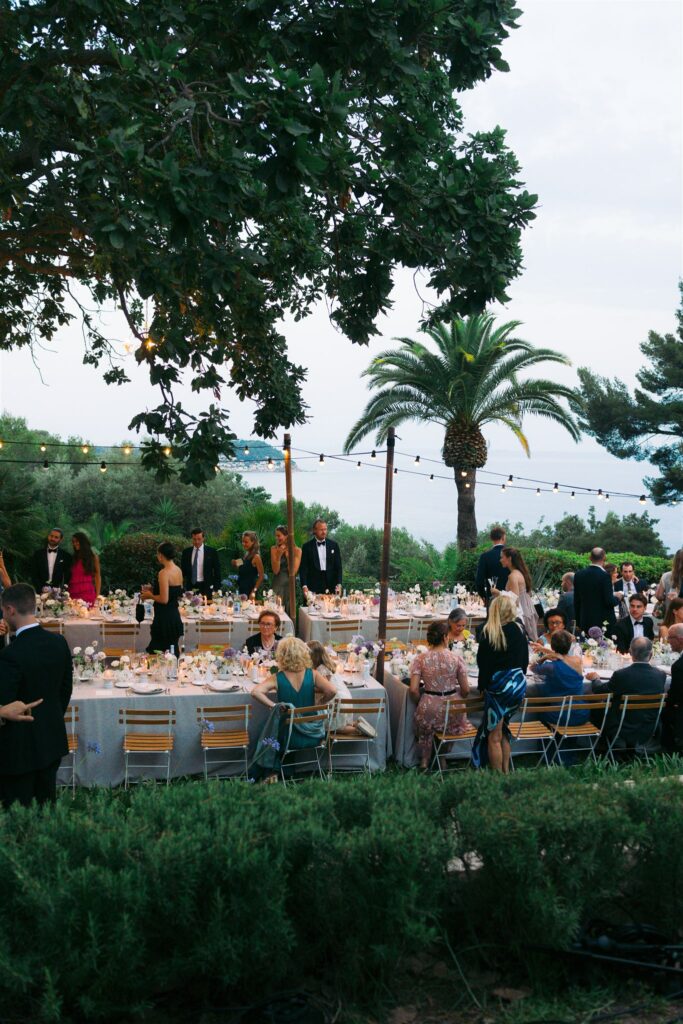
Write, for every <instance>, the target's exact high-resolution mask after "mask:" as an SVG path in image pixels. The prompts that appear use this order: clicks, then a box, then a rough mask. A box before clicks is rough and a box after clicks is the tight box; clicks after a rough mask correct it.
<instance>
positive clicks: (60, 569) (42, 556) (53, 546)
mask: <svg viewBox="0 0 683 1024" xmlns="http://www.w3.org/2000/svg"><path fill="white" fill-rule="evenodd" d="M63 539H64V531H63V530H60V528H59V527H58V526H55V527H54V528H53V529H52V530H50V532H49V533H48V535H47V542H46V543H45V544H44V545H43V546H42V547H40V548H38V550H37V551H35V552H34V553H33V560H32V565H31V579H32V581H33V586H34V587H35V591H36V593H37V594H40V592H41V591H42V589H43V587H64V586H68V584H69V577H70V576H71V563H72V562H73V558H72V557H71V555H70V554H69V552H68V551H64V549H63V548H62V546H61V544H62V541H63Z"/></svg>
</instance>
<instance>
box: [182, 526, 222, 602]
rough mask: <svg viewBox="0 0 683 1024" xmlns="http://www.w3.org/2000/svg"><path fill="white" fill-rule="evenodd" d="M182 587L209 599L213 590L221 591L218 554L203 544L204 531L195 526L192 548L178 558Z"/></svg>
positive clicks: (184, 551)
mask: <svg viewBox="0 0 683 1024" xmlns="http://www.w3.org/2000/svg"><path fill="white" fill-rule="evenodd" d="M180 568H181V570H182V573H183V585H184V587H185V589H186V590H196V591H197V593H199V594H203V595H204V597H207V598H211V595H212V594H213V592H214V590H220V589H221V563H220V559H219V557H218V552H217V551H216V549H215V548H211V547H209V546H208V544H205V543H204V531H203V530H202V529H201V527H199V526H196V527H195V528H194V530H193V531H192V546H191V547H189V548H185V549H184V550H183V553H182V555H181V556H180Z"/></svg>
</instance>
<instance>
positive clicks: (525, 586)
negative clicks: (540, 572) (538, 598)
mask: <svg viewBox="0 0 683 1024" xmlns="http://www.w3.org/2000/svg"><path fill="white" fill-rule="evenodd" d="M500 564H501V565H502V567H503V569H505V570H506V571H507V573H508V579H507V583H506V585H505V589H506V590H507V591H508V592H509V593H511V594H514V595H515V597H516V598H517V603H518V604H519V611H520V614H521V617H522V622H523V623H524V629H525V630H526V635H527V636H528V638H529V640H536V639H537V637H538V615H537V613H536V609H535V608H534V602H533V599H532V596H531V594H532V586H531V573H530V572H529V570H528V568H527V565H526V562H525V561H524V559H523V558H522V554H521V552H520V551H518V550H517V548H508V547H505V548H503V550H502V551H501V553H500ZM491 593H492V594H493V596H494V597H498V596H499V594H501V593H502V591H501V590H499V589H498V587H492V588H491Z"/></svg>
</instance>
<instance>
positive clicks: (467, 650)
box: [453, 634, 479, 665]
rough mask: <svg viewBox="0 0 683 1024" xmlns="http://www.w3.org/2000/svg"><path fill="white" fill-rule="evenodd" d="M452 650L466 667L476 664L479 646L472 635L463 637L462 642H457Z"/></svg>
mask: <svg viewBox="0 0 683 1024" xmlns="http://www.w3.org/2000/svg"><path fill="white" fill-rule="evenodd" d="M453 650H454V651H456V653H457V654H459V655H460V656H461V658H462V660H463V661H464V662H465V664H466V665H476V664H477V651H478V650H479V644H478V643H477V641H476V638H475V637H474V635H473V634H471V635H470V636H467V637H465V639H464V640H458V642H457V643H456V644H454V645H453Z"/></svg>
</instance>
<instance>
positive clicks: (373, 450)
mask: <svg viewBox="0 0 683 1024" xmlns="http://www.w3.org/2000/svg"><path fill="white" fill-rule="evenodd" d="M370 458H371V459H376V458H377V452H376V451H375V449H374V448H373V449H372V452H371V453H370Z"/></svg>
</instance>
